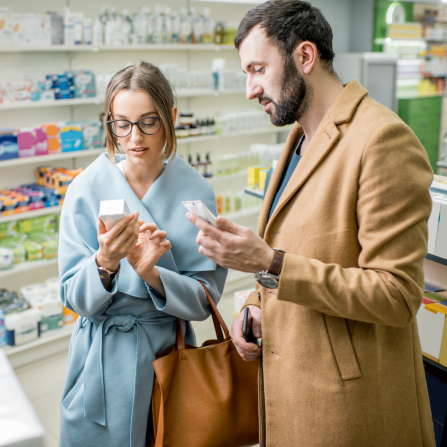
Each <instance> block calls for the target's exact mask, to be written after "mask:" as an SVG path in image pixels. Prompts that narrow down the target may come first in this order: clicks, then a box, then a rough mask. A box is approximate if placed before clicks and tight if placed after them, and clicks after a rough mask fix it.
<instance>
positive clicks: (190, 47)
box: [0, 44, 236, 53]
mask: <svg viewBox="0 0 447 447" xmlns="http://www.w3.org/2000/svg"><path fill="white" fill-rule="evenodd" d="M102 51H216V52H219V51H236V49H235V47H234V46H233V45H213V44H209V45H207V44H200V45H194V44H159V45H158V44H147V45H101V46H97V45H21V46H11V47H7V46H4V47H3V46H0V53H53V52H56V53H60V52H64V53H78V52H79V53H80V52H89V53H98V52H102Z"/></svg>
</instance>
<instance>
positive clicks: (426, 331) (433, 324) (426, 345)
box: [420, 303, 447, 363]
mask: <svg viewBox="0 0 447 447" xmlns="http://www.w3.org/2000/svg"><path fill="white" fill-rule="evenodd" d="M446 315H447V307H446V306H443V305H442V304H440V303H430V304H426V305H425V309H424V316H423V323H422V327H423V329H422V337H420V338H421V348H422V351H423V353H424V355H426V356H427V357H429V358H430V359H432V360H433V361H435V362H439V361H440V357H441V347H442V345H443V339H444V328H445V319H446ZM445 338H446V339H447V334H446V337H445ZM446 341H447V340H446ZM444 350H445V352H444V353H443V361H446V363H447V342H446V343H444Z"/></svg>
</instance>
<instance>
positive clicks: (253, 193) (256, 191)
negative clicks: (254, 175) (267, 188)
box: [244, 186, 264, 200]
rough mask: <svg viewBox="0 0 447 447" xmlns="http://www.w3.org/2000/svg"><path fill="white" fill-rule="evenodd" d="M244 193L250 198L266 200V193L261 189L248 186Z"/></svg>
mask: <svg viewBox="0 0 447 447" xmlns="http://www.w3.org/2000/svg"><path fill="white" fill-rule="evenodd" d="M244 192H245V194H248V195H249V196H253V197H257V198H258V199H261V200H264V191H262V190H261V189H252V188H250V187H249V186H247V187H246V188H245V189H244Z"/></svg>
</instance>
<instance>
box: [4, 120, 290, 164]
mask: <svg viewBox="0 0 447 447" xmlns="http://www.w3.org/2000/svg"><path fill="white" fill-rule="evenodd" d="M290 128H291V126H287V127H281V128H276V127H273V128H270V127H269V128H266V129H253V130H242V131H239V132H232V133H228V134H213V135H202V136H200V137H188V138H179V139H178V140H177V145H178V146H182V145H186V144H193V143H202V142H207V141H219V140H222V139H226V138H237V137H244V136H255V135H268V134H272V135H273V134H278V133H280V132H287V131H289V130H290ZM211 149H212V148H211ZM104 151H105V148H102V149H85V150H82V151H71V152H62V153H58V154H48V155H39V156H37V157H24V158H13V159H12V160H2V161H0V169H1V168H7V167H11V166H20V165H27V164H34V163H47V162H48V161H57V160H66V159H71V158H84V157H93V156H95V155H100V154H101V153H102V152H104Z"/></svg>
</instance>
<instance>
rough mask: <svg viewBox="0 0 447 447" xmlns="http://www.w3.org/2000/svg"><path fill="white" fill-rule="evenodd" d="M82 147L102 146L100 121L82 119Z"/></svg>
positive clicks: (93, 147)
mask: <svg viewBox="0 0 447 447" xmlns="http://www.w3.org/2000/svg"><path fill="white" fill-rule="evenodd" d="M81 124H82V137H83V142H84V149H101V148H102V123H101V122H100V121H87V120H86V121H82V122H81Z"/></svg>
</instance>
